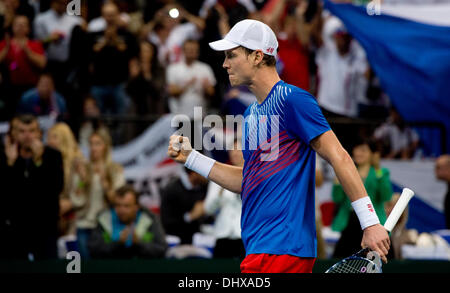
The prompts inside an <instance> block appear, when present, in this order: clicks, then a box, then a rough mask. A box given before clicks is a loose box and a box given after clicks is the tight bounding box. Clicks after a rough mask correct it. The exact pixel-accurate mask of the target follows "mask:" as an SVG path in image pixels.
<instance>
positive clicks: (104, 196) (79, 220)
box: [69, 128, 125, 258]
mask: <svg viewBox="0 0 450 293" xmlns="http://www.w3.org/2000/svg"><path fill="white" fill-rule="evenodd" d="M89 147H90V159H89V162H88V163H87V164H82V163H81V162H78V164H77V165H76V166H75V168H74V169H75V170H74V176H73V177H72V183H71V188H70V192H69V196H70V199H71V201H72V205H73V207H74V208H75V211H76V226H77V243H78V249H79V251H80V254H81V256H82V257H83V258H89V257H90V256H89V250H88V247H87V242H88V239H89V237H90V234H91V233H92V231H93V229H94V228H95V226H96V224H97V223H96V219H97V216H98V213H99V212H100V211H102V210H103V209H105V208H106V207H108V205H109V204H111V203H112V202H113V198H114V190H116V189H117V188H119V187H121V186H122V185H124V184H125V178H124V174H123V168H122V166H120V165H119V164H117V163H115V162H113V161H112V159H111V148H112V145H111V137H110V136H109V133H108V132H107V131H106V130H105V129H104V128H100V129H97V130H96V131H95V132H94V133H92V135H91V136H90V138H89Z"/></svg>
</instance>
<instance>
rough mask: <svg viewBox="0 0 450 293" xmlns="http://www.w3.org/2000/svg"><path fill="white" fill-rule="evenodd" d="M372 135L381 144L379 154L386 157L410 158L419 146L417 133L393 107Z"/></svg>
mask: <svg viewBox="0 0 450 293" xmlns="http://www.w3.org/2000/svg"><path fill="white" fill-rule="evenodd" d="M374 137H375V139H376V140H377V141H378V143H379V145H380V146H381V156H382V157H383V158H387V159H403V160H404V159H411V158H412V157H413V156H414V153H415V152H416V150H417V148H418V146H419V135H418V134H417V132H416V131H415V130H414V129H412V128H410V127H408V126H407V124H406V123H405V121H404V120H403V118H402V117H401V116H400V113H398V111H397V110H396V109H395V108H393V107H392V108H391V111H390V113H389V117H388V119H387V121H386V122H385V123H384V124H383V125H381V126H380V127H378V128H377V129H375V132H374Z"/></svg>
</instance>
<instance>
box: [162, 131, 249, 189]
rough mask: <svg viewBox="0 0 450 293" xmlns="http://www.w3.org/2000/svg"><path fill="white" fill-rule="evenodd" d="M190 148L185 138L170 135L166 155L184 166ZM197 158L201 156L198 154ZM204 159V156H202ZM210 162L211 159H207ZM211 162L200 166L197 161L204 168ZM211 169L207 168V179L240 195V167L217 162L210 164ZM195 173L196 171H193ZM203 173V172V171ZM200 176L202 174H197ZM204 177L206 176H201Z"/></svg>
mask: <svg viewBox="0 0 450 293" xmlns="http://www.w3.org/2000/svg"><path fill="white" fill-rule="evenodd" d="M192 151H193V150H192V146H191V143H190V142H189V139H188V138H187V137H183V136H179V135H172V136H171V137H170V141H169V147H168V150H167V155H168V156H169V157H170V158H172V159H173V160H174V161H176V162H178V163H181V164H186V161H187V160H188V157H189V155H191V152H192ZM199 156H203V155H201V154H199ZM203 157H204V156H203ZM197 160H202V157H199V159H197ZM209 160H211V159H209ZM210 162H211V161H209V162H205V164H202V162H201V161H199V164H197V165H200V167H205V165H208V164H209V163H210ZM211 164H212V167H211V169H209V168H207V171H206V172H207V173H208V171H209V173H208V175H207V178H208V179H209V180H211V181H213V182H215V183H217V184H218V185H220V186H222V187H223V188H225V189H228V190H230V191H231V192H234V193H241V185H242V167H237V166H232V165H228V164H223V163H220V162H217V161H214V162H211ZM194 171H197V170H194ZM203 171H205V170H203ZM197 173H199V174H201V173H202V172H197ZM201 175H203V176H205V175H206V174H201Z"/></svg>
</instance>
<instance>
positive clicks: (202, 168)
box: [184, 149, 216, 178]
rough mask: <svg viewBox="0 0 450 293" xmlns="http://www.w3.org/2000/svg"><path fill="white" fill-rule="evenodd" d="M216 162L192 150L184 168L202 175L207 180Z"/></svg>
mask: <svg viewBox="0 0 450 293" xmlns="http://www.w3.org/2000/svg"><path fill="white" fill-rule="evenodd" d="M215 162H216V160H214V159H211V158H208V157H207V156H204V155H202V154H200V153H199V152H197V151H196V150H194V149H193V150H192V151H191V153H190V154H189V156H188V157H187V159H186V163H184V166H185V167H186V168H188V169H190V170H192V171H194V172H197V173H198V174H200V175H202V176H203V177H205V178H208V175H209V172H210V171H211V169H212V167H213V166H214V163H215Z"/></svg>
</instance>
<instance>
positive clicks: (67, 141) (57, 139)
mask: <svg viewBox="0 0 450 293" xmlns="http://www.w3.org/2000/svg"><path fill="white" fill-rule="evenodd" d="M47 144H48V145H49V146H50V147H52V148H54V149H56V150H58V151H60V152H61V155H62V160H63V167H64V189H63V191H62V192H61V194H60V196H59V215H60V219H59V231H60V235H61V236H64V235H67V234H72V235H74V234H75V225H74V224H75V221H74V217H75V214H74V212H73V207H72V202H71V200H70V197H69V188H70V183H71V176H73V169H74V166H75V165H77V164H79V163H83V162H84V161H85V159H84V157H83V154H82V153H81V150H80V148H79V146H78V144H77V141H76V139H75V136H74V134H73V132H72V130H71V129H70V127H69V125H67V124H66V123H64V122H59V123H56V124H55V125H53V126H52V127H51V128H50V129H49V130H48V132H47ZM80 161H81V162H80Z"/></svg>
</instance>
